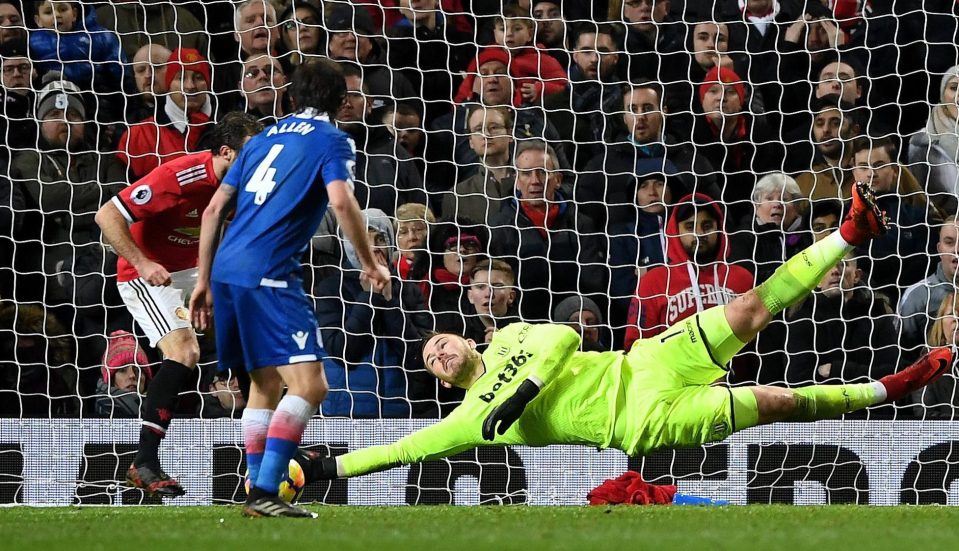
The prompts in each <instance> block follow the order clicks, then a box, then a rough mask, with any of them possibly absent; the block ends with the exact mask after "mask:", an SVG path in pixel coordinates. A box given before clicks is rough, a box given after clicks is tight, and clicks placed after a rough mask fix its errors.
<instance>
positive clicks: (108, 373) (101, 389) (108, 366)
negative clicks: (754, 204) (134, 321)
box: [94, 331, 153, 418]
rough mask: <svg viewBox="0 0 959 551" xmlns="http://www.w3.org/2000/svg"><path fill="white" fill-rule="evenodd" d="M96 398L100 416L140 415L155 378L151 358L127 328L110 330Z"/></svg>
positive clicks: (135, 416)
mask: <svg viewBox="0 0 959 551" xmlns="http://www.w3.org/2000/svg"><path fill="white" fill-rule="evenodd" d="M100 373H101V375H102V377H101V379H100V380H99V381H97V400H96V404H95V406H94V409H95V410H96V414H97V415H98V416H100V417H110V418H117V417H125V418H131V417H132V418H137V417H140V403H141V401H142V396H143V395H144V394H145V393H146V390H147V384H149V382H150V379H152V378H153V371H151V370H150V360H149V359H147V355H146V353H144V352H143V349H142V348H140V346H139V345H138V344H137V340H136V337H134V336H133V334H132V333H129V332H127V331H114V332H112V333H110V343H109V344H108V345H107V351H106V353H105V354H104V355H103V365H102V366H101V367H100Z"/></svg>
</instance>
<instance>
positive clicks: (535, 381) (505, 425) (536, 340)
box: [483, 324, 581, 440]
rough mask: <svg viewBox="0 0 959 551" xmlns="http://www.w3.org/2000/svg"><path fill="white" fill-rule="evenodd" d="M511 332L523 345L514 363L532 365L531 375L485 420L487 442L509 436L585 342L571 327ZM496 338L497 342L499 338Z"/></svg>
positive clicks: (523, 326)
mask: <svg viewBox="0 0 959 551" xmlns="http://www.w3.org/2000/svg"><path fill="white" fill-rule="evenodd" d="M508 330H509V335H510V336H511V337H512V338H513V339H515V340H516V341H517V342H518V343H519V344H520V346H521V352H520V353H519V354H517V355H515V356H514V357H513V364H514V365H515V366H516V367H522V366H523V365H526V364H528V365H529V370H528V371H527V373H528V375H527V376H526V379H525V380H524V381H523V382H521V383H520V384H519V387H517V388H516V392H515V393H513V395H512V396H510V397H509V398H507V399H506V400H504V401H503V403H502V404H500V405H498V406H496V408H495V409H494V410H493V411H491V412H490V414H489V415H487V416H486V419H485V420H484V421H483V438H484V439H485V440H493V439H495V438H496V434H497V433H498V434H505V433H506V431H507V430H508V429H509V428H510V427H511V426H513V423H515V422H516V420H517V419H519V418H520V416H522V415H523V411H524V410H525V409H526V406H527V405H529V403H530V402H532V401H533V400H534V399H535V398H536V397H537V396H538V395H539V393H540V391H541V390H542V389H543V388H545V387H546V386H547V385H549V383H550V382H551V381H552V380H553V378H554V377H555V376H556V374H557V373H558V372H559V371H560V368H562V366H563V364H565V363H566V362H567V361H569V359H570V357H572V355H573V354H574V353H575V352H576V351H577V350H579V345H580V340H581V337H580V335H579V333H577V332H576V330H574V329H573V328H572V327H569V326H568V325H558V324H542V325H530V324H514V325H511V326H510V327H509V328H508ZM493 338H494V339H496V337H495V336H494V337H493ZM494 342H495V340H494ZM520 362H522V363H520Z"/></svg>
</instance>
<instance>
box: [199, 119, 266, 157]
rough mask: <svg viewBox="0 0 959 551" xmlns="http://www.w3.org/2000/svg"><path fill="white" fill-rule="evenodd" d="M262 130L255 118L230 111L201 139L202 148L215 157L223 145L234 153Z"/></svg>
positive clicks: (261, 125) (260, 124)
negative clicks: (204, 147)
mask: <svg viewBox="0 0 959 551" xmlns="http://www.w3.org/2000/svg"><path fill="white" fill-rule="evenodd" d="M262 130H263V124H262V123H261V122H260V121H258V120H256V117H254V116H253V115H251V114H249V113H244V112H243V111H232V112H230V113H227V114H226V115H224V116H223V119H221V120H220V122H218V123H217V124H216V126H214V127H213V129H212V130H210V131H209V132H207V134H206V135H205V136H204V137H203V141H204V146H206V147H208V148H209V149H210V151H212V152H213V154H214V155H216V154H217V153H218V152H219V151H220V148H221V147H223V146H224V145H225V146H227V147H229V148H230V149H232V150H234V151H239V150H240V149H242V148H243V144H244V143H245V142H246V139H247V138H248V137H250V136H256V135H257V134H259V133H260V132H261V131H262Z"/></svg>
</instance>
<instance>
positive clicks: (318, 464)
mask: <svg viewBox="0 0 959 551" xmlns="http://www.w3.org/2000/svg"><path fill="white" fill-rule="evenodd" d="M337 478H339V477H338V476H337V475H336V458H335V457H314V458H311V459H310V469H309V479H308V481H307V483H309V482H313V481H315V480H336V479H337Z"/></svg>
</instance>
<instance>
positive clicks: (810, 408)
mask: <svg viewBox="0 0 959 551" xmlns="http://www.w3.org/2000/svg"><path fill="white" fill-rule="evenodd" d="M792 392H793V394H794V395H795V396H796V411H795V413H794V414H793V415H792V417H791V418H790V419H789V420H790V421H819V420H821V419H833V418H835V417H838V416H840V415H842V414H843V413H849V412H850V411H856V410H858V409H862V408H864V407H867V406H872V405H875V404H881V403H882V402H884V401H885V400H886V388H885V387H884V386H883V385H882V383H879V382H874V383H864V384H856V385H814V386H807V387H803V388H794V389H793V390H792Z"/></svg>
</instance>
